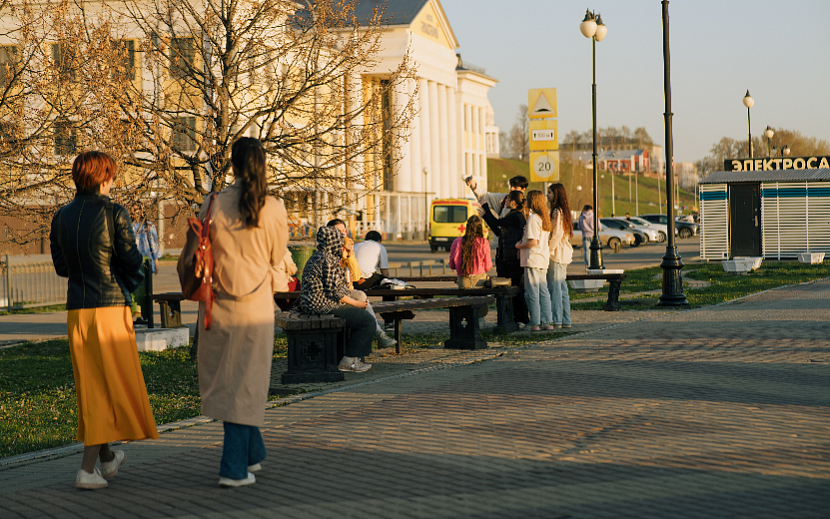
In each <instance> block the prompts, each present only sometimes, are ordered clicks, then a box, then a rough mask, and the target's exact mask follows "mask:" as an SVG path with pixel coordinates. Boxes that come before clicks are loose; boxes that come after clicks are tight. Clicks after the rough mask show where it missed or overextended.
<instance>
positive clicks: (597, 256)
mask: <svg viewBox="0 0 830 519" xmlns="http://www.w3.org/2000/svg"><path fill="white" fill-rule="evenodd" d="M579 31H580V32H581V33H582V35H583V36H585V37H586V38H591V52H592V58H593V81H594V82H593V83H592V84H591V95H592V103H593V104H592V112H593V117H594V131H593V133H592V134H591V139H592V141H593V168H594V239H593V240H591V257H590V265H589V267H588V268H590V269H602V268H605V267H604V266H603V265H602V242H600V240H599V198H598V196H597V195H598V193H599V190H598V189H597V168H598V164H597V42H598V41H602V40H603V38H605V35H606V34H607V33H608V28H607V27H606V26H605V25H604V24H603V23H602V19H601V18H600V16H599V15H596V16H595V15H594V13H592V12H591V11H590V10H587V11H586V12H585V19H584V20H582V23H580V24H579Z"/></svg>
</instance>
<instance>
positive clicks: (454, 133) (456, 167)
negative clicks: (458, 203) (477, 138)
mask: <svg viewBox="0 0 830 519" xmlns="http://www.w3.org/2000/svg"><path fill="white" fill-rule="evenodd" d="M447 114H448V116H449V123H450V127H449V132H450V139H449V146H450V167H449V171H448V172H447V174H448V177H449V181H450V191H449V193H450V196H452V197H455V198H458V197H459V196H461V193H462V191H461V187H462V185H463V184H464V182H463V181H462V180H461V161H460V159H459V156H460V153H459V149H458V143H459V141H460V140H461V139H459V138H458V110H457V109H456V104H455V88H454V87H447Z"/></svg>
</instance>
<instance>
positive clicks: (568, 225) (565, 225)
mask: <svg viewBox="0 0 830 519" xmlns="http://www.w3.org/2000/svg"><path fill="white" fill-rule="evenodd" d="M548 191H550V194H551V195H553V201H552V202H551V204H550V219H551V221H553V218H554V214H555V213H556V210H557V209H559V212H560V213H562V229H563V230H564V231H565V234H567V235H568V238H571V237H573V235H574V222H573V217H571V204H569V203H568V193H567V192H566V191H565V186H563V185H562V184H558V183H557V184H551V186H550V187H549V188H548Z"/></svg>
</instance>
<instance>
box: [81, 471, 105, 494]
mask: <svg viewBox="0 0 830 519" xmlns="http://www.w3.org/2000/svg"><path fill="white" fill-rule="evenodd" d="M108 485H109V483H107V480H106V479H104V477H103V476H102V475H101V471H100V470H98V467H95V469H94V470H93V471H92V473H91V474H90V473H89V472H87V471H85V470H84V469H78V475H77V476H75V488H81V489H84V490H96V489H99V488H107V486H108Z"/></svg>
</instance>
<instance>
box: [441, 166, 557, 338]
mask: <svg viewBox="0 0 830 519" xmlns="http://www.w3.org/2000/svg"><path fill="white" fill-rule="evenodd" d="M467 182H468V185H469V187H470V188H471V189H472V191H473V193H474V194H475V195H476V197H477V198H478V199H479V202H480V203H481V206H482V216H483V218H484V221H485V222H486V223H487V225H488V226H489V227H490V229H491V230H492V231H493V234H495V235H496V237H497V240H498V242H497V245H496V273H497V275H498V276H499V277H505V278H509V279H510V280H511V284H512V285H514V286H520V287H522V289H523V294H520V295H519V296H517V297H516V299H514V302H513V310H514V319H515V321H516V322H519V323H523V324H525V325H527V326H529V327H530V329H531V330H532V331H541V330H553V329H555V328H570V326H571V308H570V299H569V296H568V286H567V281H566V276H567V272H566V271H567V266H568V264H570V263H571V261H572V258H573V247H571V244H570V238H571V236H573V222H572V218H571V209H570V205H569V203H568V197H567V194H566V192H565V187H564V186H563V185H562V184H558V183H557V184H552V185H551V186H550V187H549V188H548V192H547V198H546V197H545V194H544V193H542V192H541V191H536V190H534V191H530V192H528V193H527V194H525V191H526V190H527V186H528V181H527V179H526V178H525V177H523V176H516V177H513V178H511V179H510V180H509V181H508V185H509V187H510V192H509V193H506V194H505V193H486V192H481V191H479V190H478V186H477V184H476V183H475V182H474V181H473V180H472V179H468V180H467ZM548 204H550V205H548ZM475 219H478V217H477V216H473V217H471V218H470V219H469V220H468V222H467V233H469V232H470V231H469V230H470V228H471V226H472V227H477V225H476V223H475ZM471 223H472V225H471ZM479 225H480V224H479ZM464 239H466V235H465V238H464ZM462 241H463V239H462ZM453 248H455V243H453ZM481 250H484V249H483V248H481V249H479V251H481ZM489 252H490V251H489V247H487V249H486V253H487V258H488V260H489ZM479 254H480V252H479ZM474 257H477V256H474ZM450 261H451V263H452V262H453V254H452V251H451V252H450ZM461 263H462V265H463V264H464V263H463V255H462V262H461ZM480 263H481V262H479V264H480ZM455 264H458V261H457V260H456V261H455ZM472 264H473V265H476V263H475V262H474V261H473V262H472ZM451 266H452V265H451ZM466 272H467V270H459V278H461V276H462V274H464V275H467V274H466ZM459 286H461V283H460V282H459Z"/></svg>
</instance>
